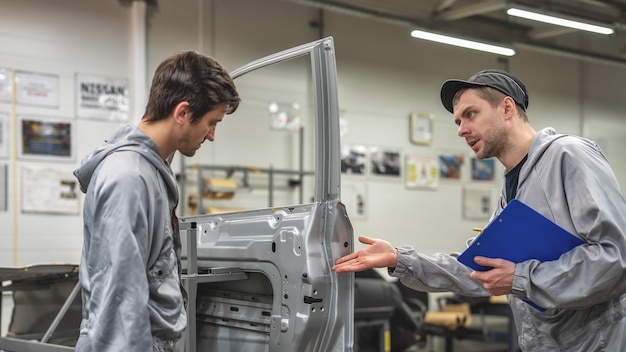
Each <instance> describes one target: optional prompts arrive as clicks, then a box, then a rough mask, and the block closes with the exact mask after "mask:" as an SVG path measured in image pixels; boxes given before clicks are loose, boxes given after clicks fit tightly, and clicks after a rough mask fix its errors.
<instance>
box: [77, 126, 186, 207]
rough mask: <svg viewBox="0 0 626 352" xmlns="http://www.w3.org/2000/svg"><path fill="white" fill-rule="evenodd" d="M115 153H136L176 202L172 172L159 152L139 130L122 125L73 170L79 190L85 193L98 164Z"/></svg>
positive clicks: (176, 191)
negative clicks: (157, 175) (164, 183)
mask: <svg viewBox="0 0 626 352" xmlns="http://www.w3.org/2000/svg"><path fill="white" fill-rule="evenodd" d="M117 151H136V152H137V153H139V154H140V155H142V156H143V157H144V158H146V160H148V161H149V162H150V163H151V164H152V165H153V166H154V167H155V168H156V169H157V170H158V171H159V173H160V174H161V176H162V177H163V179H164V180H165V181H166V184H167V190H168V193H169V196H170V199H176V200H177V201H178V190H177V188H176V180H175V179H174V178H173V177H172V172H171V170H170V169H169V167H168V165H167V164H166V163H165V162H164V160H163V159H162V158H161V155H160V154H159V150H158V148H157V146H156V144H154V142H153V141H152V139H151V138H150V137H148V135H146V134H145V133H144V132H143V131H141V130H140V129H139V128H137V127H135V126H132V125H127V124H124V125H122V126H121V127H120V128H118V129H117V130H116V131H115V132H114V133H113V135H111V137H110V138H109V139H108V140H106V141H105V142H104V143H103V144H101V145H100V146H99V147H97V148H96V149H95V150H94V151H93V152H91V153H90V154H88V155H87V156H86V157H85V158H84V159H83V160H82V162H81V166H80V167H79V168H77V169H76V170H74V176H76V178H77V179H78V182H79V183H80V190H81V191H82V192H83V193H87V188H88V187H89V183H90V182H91V177H92V176H93V174H94V172H95V171H96V169H97V168H98V166H99V165H100V163H101V162H102V161H103V160H104V159H105V158H106V157H107V156H109V155H110V154H111V153H115V152H117Z"/></svg>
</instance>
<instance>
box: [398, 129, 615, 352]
mask: <svg viewBox="0 0 626 352" xmlns="http://www.w3.org/2000/svg"><path fill="white" fill-rule="evenodd" d="M504 191H505V187H504V182H503V185H502V192H501V194H502V195H501V197H500V201H499V204H498V207H497V209H496V211H495V212H494V215H493V216H494V217H495V216H496V215H497V214H499V212H500V211H501V210H502V209H503V207H504V206H506V198H505V196H504V194H505V193H504ZM517 199H519V200H520V201H522V202H524V203H526V204H527V205H529V206H530V207H532V208H533V209H535V210H537V211H538V212H539V213H541V214H542V215H544V216H545V217H547V218H548V219H550V220H552V221H554V222H555V223H557V224H558V225H560V226H561V227H563V228H565V229H566V230H568V231H569V232H571V233H573V234H575V235H576V236H578V237H580V238H581V239H583V240H584V241H585V242H586V243H585V244H583V245H581V246H578V247H576V248H575V249H573V250H571V251H570V252H567V253H565V254H564V255H562V256H561V257H560V258H559V259H558V260H555V261H549V262H543V263H540V262H538V261H536V260H529V261H525V262H522V263H518V264H517V265H516V268H515V277H514V279H513V293H512V294H510V295H508V301H509V304H510V306H511V310H512V312H513V316H514V318H515V323H516V327H517V332H518V336H519V345H520V347H521V348H522V350H523V351H568V352H621V351H624V350H626V201H625V200H624V196H623V194H622V192H621V190H620V187H619V185H618V183H617V180H616V179H615V176H614V174H613V171H612V170H611V168H610V166H609V163H608V161H607V159H606V157H605V156H604V154H603V153H602V151H601V150H600V148H599V147H598V146H597V145H596V144H595V143H593V142H592V141H589V140H586V139H583V138H580V137H576V136H570V135H559V134H556V132H555V131H554V130H553V129H551V128H547V129H544V130H541V131H539V132H538V133H537V135H536V136H535V138H534V139H533V141H532V143H531V145H530V149H529V152H528V160H527V161H526V163H525V164H524V165H523V167H522V169H521V171H520V175H519V184H518V189H517ZM471 241H472V239H470V240H469V241H468V243H471ZM458 255H459V253H452V254H444V253H437V254H434V255H423V254H418V253H416V252H415V251H414V249H413V247H411V246H403V247H399V248H398V263H397V266H396V268H395V269H393V270H390V274H391V275H392V276H395V277H398V278H400V280H401V281H402V283H404V284H405V285H406V286H409V287H412V288H414V289H417V290H421V291H430V292H434V291H451V292H456V293H459V294H462V295H468V296H488V295H489V293H488V292H487V291H485V290H484V288H483V287H482V285H481V284H480V282H478V281H474V280H472V279H471V278H470V277H469V275H470V273H471V269H469V268H468V267H466V266H464V265H463V264H461V263H459V262H458V261H457V260H456V258H457V257H458ZM522 299H530V300H531V301H533V302H535V303H536V304H538V305H539V306H541V307H545V308H547V310H546V311H544V312H541V311H539V310H537V309H535V308H533V307H532V306H530V305H528V304H527V303H526V302H524V301H523V300H522Z"/></svg>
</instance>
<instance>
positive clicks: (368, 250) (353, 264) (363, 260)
mask: <svg viewBox="0 0 626 352" xmlns="http://www.w3.org/2000/svg"><path fill="white" fill-rule="evenodd" d="M359 242H361V243H363V244H366V245H368V246H367V247H365V248H363V249H361V250H359V251H357V252H354V253H351V254H348V255H346V256H344V257H341V258H339V259H337V262H336V263H335V265H334V266H333V267H332V269H333V270H334V271H336V272H338V273H342V272H355V271H363V270H367V269H372V268H385V267H395V266H396V262H397V261H398V250H397V249H396V248H395V247H394V246H392V245H391V243H389V242H387V241H385V240H381V239H376V238H370V237H367V236H359Z"/></svg>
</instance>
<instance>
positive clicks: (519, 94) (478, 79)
mask: <svg viewBox="0 0 626 352" xmlns="http://www.w3.org/2000/svg"><path fill="white" fill-rule="evenodd" d="M477 87H491V88H494V89H497V90H499V91H501V92H502V93H504V94H506V95H507V96H509V97H511V98H513V100H514V101H515V103H516V104H517V105H518V106H520V107H521V108H522V109H523V110H524V111H526V109H527V108H528V91H527V90H526V86H524V83H522V81H520V80H519V79H518V78H517V77H515V76H513V75H512V74H510V73H508V72H506V71H502V70H494V69H490V70H483V71H480V72H478V73H476V74H474V75H473V76H472V77H470V78H469V79H468V80H467V81H463V80H458V79H449V80H447V81H445V82H444V83H443V86H441V102H442V103H443V106H444V107H445V108H446V110H448V111H449V112H454V111H453V110H454V109H453V107H452V99H454V96H455V95H456V93H457V92H458V91H459V90H461V89H463V88H477Z"/></svg>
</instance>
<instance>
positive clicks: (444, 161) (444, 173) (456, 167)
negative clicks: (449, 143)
mask: <svg viewBox="0 0 626 352" xmlns="http://www.w3.org/2000/svg"><path fill="white" fill-rule="evenodd" d="M464 160H465V157H464V155H463V154H462V153H458V154H456V153H452V154H439V177H441V178H442V179H445V180H456V181H460V180H461V176H462V172H463V162H464Z"/></svg>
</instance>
